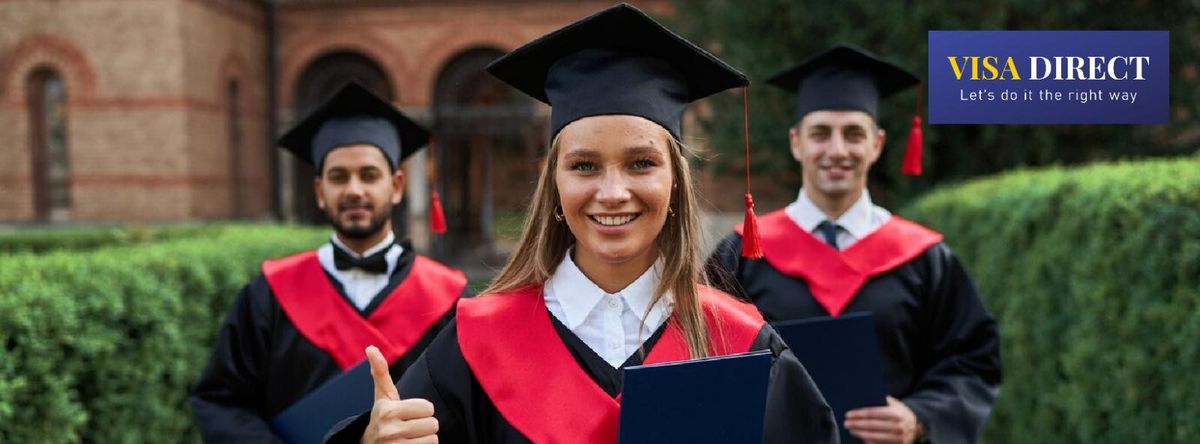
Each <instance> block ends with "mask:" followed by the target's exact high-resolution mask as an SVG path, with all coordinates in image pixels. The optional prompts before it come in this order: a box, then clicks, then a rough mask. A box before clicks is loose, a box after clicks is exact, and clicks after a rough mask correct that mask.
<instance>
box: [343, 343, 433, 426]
mask: <svg viewBox="0 0 1200 444" xmlns="http://www.w3.org/2000/svg"><path fill="white" fill-rule="evenodd" d="M367 361H368V362H369V363H370V365H371V379H372V380H374V381H375V405H374V407H372V408H371V422H370V423H369V424H367V430H366V432H364V433H363V437H362V441H361V442H362V443H364V444H374V443H405V444H431V443H433V444H436V443H437V442H438V438H437V431H438V421H437V418H434V417H433V403H431V402H429V401H427V400H424V399H417V398H413V399H403V400H402V399H400V393H399V392H397V391H396V384H395V383H393V382H392V376H391V374H390V373H388V363H387V360H386V359H384V358H383V353H380V352H379V349H378V348H375V346H373V345H372V346H370V347H367Z"/></svg>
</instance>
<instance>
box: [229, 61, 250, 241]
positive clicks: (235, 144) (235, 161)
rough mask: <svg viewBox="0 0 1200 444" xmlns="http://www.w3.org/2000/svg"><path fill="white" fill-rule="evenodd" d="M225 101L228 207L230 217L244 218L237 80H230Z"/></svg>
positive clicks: (240, 121) (240, 117) (240, 124)
mask: <svg viewBox="0 0 1200 444" xmlns="http://www.w3.org/2000/svg"><path fill="white" fill-rule="evenodd" d="M226 100H227V101H228V102H229V116H228V117H229V121H228V123H227V126H228V133H229V205H230V211H229V212H230V216H232V217H234V218H238V217H242V216H245V215H246V214H245V212H246V209H245V207H246V206H245V202H244V199H242V196H243V195H244V194H245V191H246V190H244V189H243V188H244V187H243V186H242V185H243V184H242V156H241V152H242V116H241V112H242V111H241V109H239V104H240V96H239V92H238V82H237V80H230V81H229V84H228V87H227V88H226Z"/></svg>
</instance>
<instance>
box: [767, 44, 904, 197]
mask: <svg viewBox="0 0 1200 444" xmlns="http://www.w3.org/2000/svg"><path fill="white" fill-rule="evenodd" d="M767 83H770V84H772V85H775V86H778V87H780V88H783V89H785V90H787V91H790V92H792V93H795V94H796V120H797V121H799V120H801V119H803V118H804V116H805V115H806V114H808V113H810V112H813V111H817V110H842V111H847V110H856V111H862V112H865V113H867V114H869V115H870V116H871V118H872V119H875V120H876V121H878V120H879V99H882V98H885V97H887V96H890V95H892V94H895V93H897V92H900V91H903V90H905V89H907V88H909V87H911V86H914V85H918V84H920V83H921V80H920V79H919V78H917V76H916V75H915V74H913V73H912V72H910V71H909V70H907V69H904V68H902V67H900V66H899V65H896V64H895V63H892V62H889V61H887V60H884V59H883V58H881V57H879V56H878V55H875V54H873V53H871V52H870V51H867V50H865V49H862V48H859V47H856V46H853V45H846V44H842V45H837V46H834V47H833V48H831V49H829V50H827V51H825V52H822V53H820V54H817V55H815V56H812V57H809V58H808V60H805V61H803V62H800V63H799V64H797V65H796V66H793V67H791V68H788V69H787V70H784V71H783V72H780V73H778V74H775V76H773V77H771V78H769V79H767ZM918 95H919V94H918ZM917 100H918V102H917V114H920V108H921V105H920V98H919V97H918V99H917ZM922 142H923V137H922V135H921V117H920V116H919V115H918V116H913V122H912V130H911V131H910V132H909V134H908V144H907V148H906V150H905V154H904V161H903V162H902V163H901V166H900V171H901V172H902V173H904V174H907V175H910V176H920V175H921V164H922V162H921V145H922Z"/></svg>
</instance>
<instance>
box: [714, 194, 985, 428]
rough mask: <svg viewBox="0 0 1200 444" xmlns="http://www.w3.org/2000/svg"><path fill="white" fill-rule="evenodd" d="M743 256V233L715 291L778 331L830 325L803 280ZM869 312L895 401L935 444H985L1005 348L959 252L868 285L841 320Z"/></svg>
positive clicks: (929, 252) (728, 242) (909, 265)
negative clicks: (746, 304) (746, 305)
mask: <svg viewBox="0 0 1200 444" xmlns="http://www.w3.org/2000/svg"><path fill="white" fill-rule="evenodd" d="M763 219H767V217H766V216H765V217H763V218H760V221H762V220H763ZM760 226H761V224H760ZM760 232H761V231H760ZM804 235H806V236H807V235H808V234H804ZM768 241H771V240H769V239H767V240H764V247H765V242H768ZM816 242H820V241H816ZM860 242H861V241H860ZM801 245H802V244H801V243H800V242H793V243H791V244H789V245H787V246H786V247H788V248H793V249H795V248H802V247H800V246H801ZM821 247H824V248H828V246H827V245H824V244H821ZM810 248H811V247H810ZM741 249H742V237H741V235H739V234H738V233H733V234H730V235H729V236H728V237H726V238H725V239H724V240H722V241H721V242H720V243H719V244H718V246H717V248H716V251H715V252H714V253H713V256H712V257H711V258H710V259H709V262H708V267H707V272H708V277H709V280H710V282H711V283H712V285H714V286H716V287H718V288H720V289H722V290H724V291H726V292H729V293H731V294H734V295H737V296H739V297H743V298H746V299H748V300H750V301H752V302H754V304H755V305H756V306H757V307H758V308H759V311H760V312H762V314H763V317H764V318H765V319H766V320H767V321H768V322H774V321H785V320H794V319H804V318H811V317H820V316H829V315H830V312H829V311H828V309H827V308H826V307H825V306H823V305H822V304H821V303H819V302H818V301H817V299H816V298H814V296H813V292H812V291H810V289H809V286H808V284H806V282H805V281H804V280H803V279H801V278H798V277H793V276H789V275H787V274H784V273H783V272H781V271H780V270H779V269H777V268H776V267H774V266H772V265H771V264H770V263H769V262H768V261H767V260H765V259H756V260H750V259H746V258H744V257H742V256H741ZM798 254H803V253H798ZM862 311H866V312H871V313H872V315H873V317H874V319H875V330H876V333H877V335H878V338H879V346H880V352H881V353H882V354H883V364H884V373H885V376H886V379H887V388H888V394H890V395H891V396H893V397H895V398H898V399H900V400H902V401H903V402H904V403H905V405H907V406H908V407H909V408H910V409H912V411H913V413H915V414H916V416H917V418H918V419H919V420H920V421H921V424H922V425H923V427H924V431H925V436H926V437H927V439H928V440H929V441H930V442H933V443H936V444H941V443H967V442H975V441H976V440H977V439H978V437H979V433H980V429H981V428H982V427H983V423H984V421H985V420H986V419H987V416H988V414H989V413H990V412H991V408H992V404H993V402H994V401H995V398H996V395H997V393H998V392H999V388H1000V379H1001V376H1000V348H999V345H1000V342H999V337H998V335H997V330H996V323H995V320H994V319H993V318H992V315H991V313H989V312H988V310H987V308H986V307H984V305H983V302H982V301H981V300H980V298H979V295H978V294H977V293H976V290H975V286H974V285H973V284H972V283H971V279H970V278H969V277H968V276H967V272H966V270H965V269H964V268H963V266H962V264H961V263H960V262H959V261H958V259H957V258H956V257H955V256H954V254H953V253H952V252H951V251H950V249H949V248H948V247H947V246H946V245H945V244H943V243H941V242H936V243H934V244H933V245H932V246H930V247H929V248H927V249H925V250H924V251H921V252H920V253H919V255H917V256H916V257H915V258H914V259H912V260H909V261H907V262H905V263H903V264H901V265H899V266H897V267H895V268H892V269H890V270H888V271H885V272H882V273H880V274H876V275H874V276H870V277H869V278H867V279H866V281H865V282H864V283H863V284H862V286H861V287H860V288H859V289H858V291H857V292H855V293H853V298H852V299H850V300H849V303H848V304H847V305H845V307H844V308H843V309H842V310H841V312H843V313H847V312H862ZM839 426H841V424H839Z"/></svg>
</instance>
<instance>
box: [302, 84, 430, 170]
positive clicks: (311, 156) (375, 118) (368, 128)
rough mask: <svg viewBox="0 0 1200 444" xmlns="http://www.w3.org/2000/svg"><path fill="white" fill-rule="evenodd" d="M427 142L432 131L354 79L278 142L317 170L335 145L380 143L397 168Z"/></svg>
mask: <svg viewBox="0 0 1200 444" xmlns="http://www.w3.org/2000/svg"><path fill="white" fill-rule="evenodd" d="M428 142H429V131H427V130H426V129H425V128H423V127H421V125H418V124H417V123H416V122H413V121H412V120H411V119H409V118H408V116H405V115H404V113H401V112H400V110H398V109H396V107H394V106H392V104H391V103H388V101H387V100H384V99H382V98H380V97H379V96H377V95H375V94H374V93H372V92H371V91H370V90H368V89H367V88H365V87H363V86H362V85H360V84H358V83H355V82H350V83H347V84H346V86H343V87H342V89H339V90H338V92H337V93H334V95H333V96H332V97H330V98H329V99H328V100H326V101H325V103H322V104H321V105H320V106H319V107H317V109H316V110H314V111H313V112H312V113H310V114H309V115H308V116H307V117H305V118H304V120H301V121H300V123H298V124H296V126H295V127H293V128H292V129H291V130H290V131H288V132H287V134H284V135H283V137H281V138H279V145H282V146H283V147H284V148H287V150H288V151H291V152H292V153H293V154H295V155H296V156H297V157H299V158H300V159H301V160H304V161H305V162H307V163H309V164H311V165H313V167H315V168H317V171H320V170H321V165H322V163H323V162H324V160H325V156H326V155H327V154H329V152H330V151H332V150H333V149H334V148H337V147H341V146H347V145H356V144H367V145H373V146H375V147H378V148H379V149H380V150H381V151H383V154H384V155H385V156H387V158H388V161H389V162H391V165H392V169H393V170H395V169H397V168H399V166H400V162H401V161H402V160H404V159H405V158H407V157H408V156H410V155H412V153H415V152H416V151H417V150H418V149H420V148H421V147H423V146H425V144H426V143H428Z"/></svg>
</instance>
